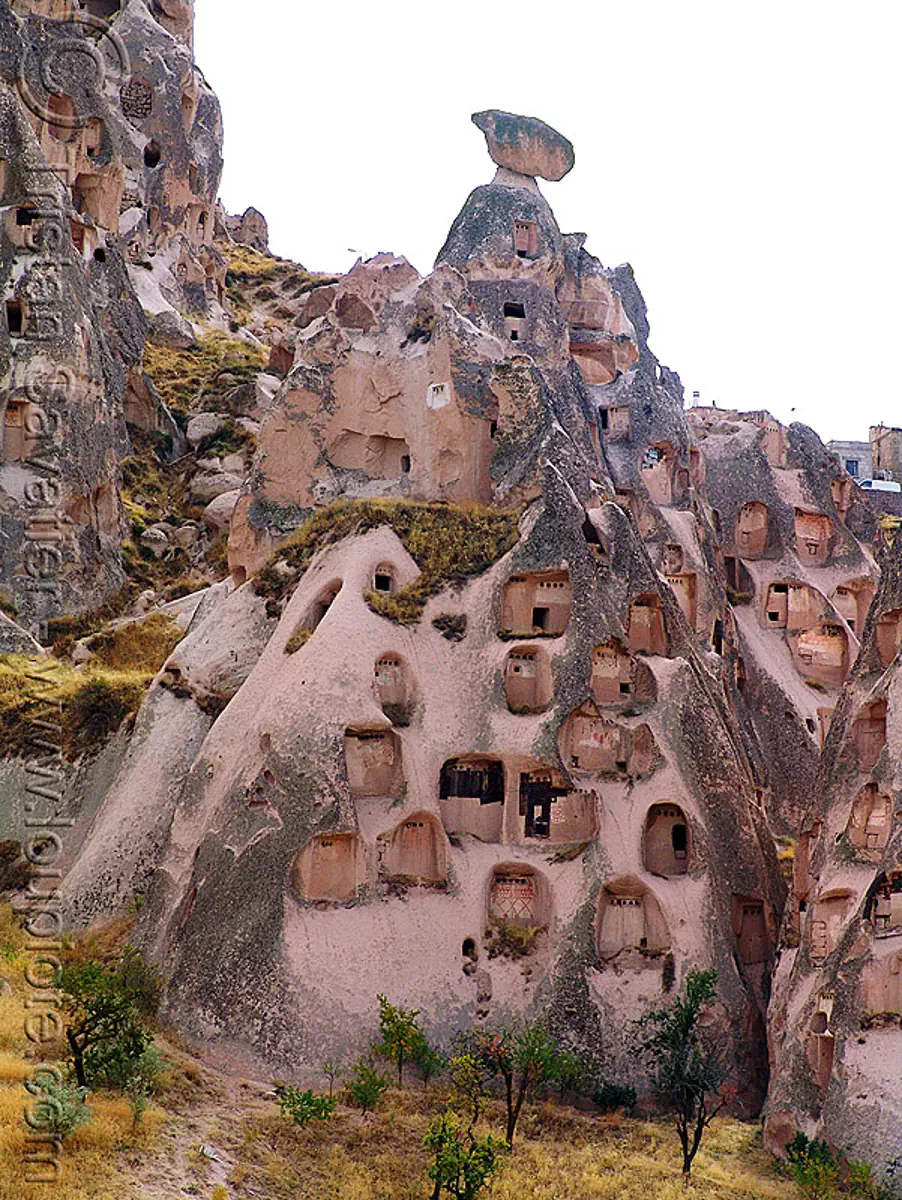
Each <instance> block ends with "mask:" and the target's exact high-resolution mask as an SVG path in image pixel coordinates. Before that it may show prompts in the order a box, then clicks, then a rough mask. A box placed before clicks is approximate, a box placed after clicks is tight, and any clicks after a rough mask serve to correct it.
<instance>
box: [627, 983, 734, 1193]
mask: <svg viewBox="0 0 902 1200" xmlns="http://www.w3.org/2000/svg"><path fill="white" fill-rule="evenodd" d="M716 994H717V972H716V971H692V972H690V974H689V975H687V977H686V992H685V996H684V997H682V998H678V999H677V1000H676V1001H675V1002H674V1003H673V1004H672V1005H671V1006H670V1007H669V1008H662V1009H658V1010H656V1011H655V1012H652V1013H649V1014H648V1015H647V1016H645V1017H643V1018H642V1019H641V1020H640V1021H639V1022H637V1024H638V1026H639V1029H640V1040H639V1051H640V1053H641V1054H642V1055H643V1057H645V1058H646V1059H647V1060H648V1061H649V1063H650V1065H651V1068H652V1081H653V1084H654V1088H655V1091H656V1092H657V1094H658V1095H659V1096H660V1097H661V1098H662V1099H663V1100H665V1101H666V1102H667V1103H668V1104H669V1105H670V1106H671V1107H672V1108H674V1109H675V1110H676V1114H677V1116H676V1128H677V1133H678V1135H679V1139H680V1146H681V1147H682V1151H683V1174H684V1175H685V1176H687V1177H688V1176H689V1174H690V1172H691V1170H692V1160H693V1159H694V1158H695V1155H696V1154H697V1152H698V1148H699V1146H700V1145H701V1140H702V1136H703V1134H704V1132H705V1130H706V1129H707V1127H708V1126H709V1125H710V1124H711V1122H712V1121H713V1120H714V1118H715V1117H716V1116H717V1114H718V1113H719V1112H720V1110H721V1108H723V1106H724V1104H725V1103H726V1098H725V1097H723V1096H721V1097H720V1098H719V1099H718V1098H717V1094H718V1092H719V1091H720V1089H721V1087H722V1086H723V1084H724V1083H725V1081H726V1079H727V1075H728V1070H727V1066H726V1063H725V1061H724V1058H723V1044H722V1039H719V1038H715V1037H713V1036H703V1035H702V1031H701V1030H700V1029H699V1015H700V1013H701V1010H702V1009H703V1008H704V1006H705V1005H706V1004H710V1003H711V1001H712V1000H713V999H714V998H715V996H716Z"/></svg>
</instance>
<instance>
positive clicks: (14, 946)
mask: <svg viewBox="0 0 902 1200" xmlns="http://www.w3.org/2000/svg"><path fill="white" fill-rule="evenodd" d="M117 936H118V935H117ZM24 944H25V943H24V939H23V938H22V935H21V931H20V930H19V927H18V922H17V921H16V919H15V917H14V916H13V915H12V912H11V910H10V909H9V908H0V975H2V976H3V977H4V978H5V979H6V980H7V981H8V982H9V983H10V985H11V986H12V988H13V994H12V995H11V996H0V1047H2V1049H0V1200H45V1198H46V1197H48V1196H51V1195H52V1196H53V1198H54V1200H122V1197H124V1196H127V1195H128V1194H129V1192H128V1190H127V1188H128V1184H127V1178H126V1177H125V1176H124V1175H123V1174H122V1173H121V1172H120V1170H119V1169H118V1167H117V1158H118V1156H119V1154H120V1153H122V1152H124V1151H126V1150H128V1151H129V1152H134V1151H135V1150H138V1151H141V1152H145V1151H147V1150H148V1149H149V1148H150V1147H152V1145H153V1143H154V1141H155V1140H156V1138H157V1135H158V1133H159V1131H160V1129H161V1128H162V1126H163V1124H164V1123H165V1121H166V1119H167V1118H166V1113H165V1112H164V1111H163V1110H162V1109H161V1108H159V1107H157V1106H156V1105H151V1106H150V1108H149V1109H148V1110H147V1112H146V1113H145V1114H144V1117H143V1119H142V1122H141V1124H140V1125H139V1126H138V1128H137V1129H135V1127H134V1119H133V1116H132V1111H131V1108H130V1107H129V1103H128V1101H127V1100H126V1098H125V1097H123V1096H114V1095H107V1094H99V1093H98V1094H96V1095H92V1096H90V1097H89V1101H88V1103H89V1106H90V1108H91V1112H92V1118H91V1121H90V1124H88V1125H85V1126H84V1127H83V1128H82V1129H80V1130H79V1131H78V1132H77V1133H76V1134H74V1135H73V1136H72V1137H71V1138H70V1139H68V1140H67V1141H66V1142H65V1144H64V1146H63V1151H62V1156H61V1164H62V1172H61V1176H60V1178H59V1180H58V1181H56V1182H55V1183H43V1184H29V1183H27V1182H26V1179H27V1164H26V1161H25V1150H26V1142H25V1129H24V1128H23V1126H22V1123H21V1122H22V1114H23V1112H24V1111H25V1106H26V1102H27V1101H28V1100H29V1099H30V1097H29V1094H28V1093H27V1092H26V1090H25V1088H24V1087H23V1086H22V1081H23V1079H24V1078H25V1075H26V1071H27V1070H28V1062H27V1058H26V1055H27V1054H28V1053H31V1052H32V1051H33V1049H34V1048H33V1047H32V1046H31V1044H30V1043H29V1042H28V1040H27V1038H26V1037H25V1034H24V1032H23V1026H24V1018H25V1011H26V1010H25V1004H24V1001H25V998H26V992H27V991H28V988H27V985H26V983H25V979H24V971H25V966H26V958H25V956H24V955H23V953H22V948H23V947H24ZM44 1050H45V1051H46V1052H45V1053H44V1054H42V1056H41V1057H42V1059H44V1060H45V1061H51V1062H52V1061H55V1060H56V1059H57V1054H58V1053H59V1054H61V1053H62V1052H63V1050H64V1044H63V1043H59V1044H58V1045H51V1046H46V1047H44Z"/></svg>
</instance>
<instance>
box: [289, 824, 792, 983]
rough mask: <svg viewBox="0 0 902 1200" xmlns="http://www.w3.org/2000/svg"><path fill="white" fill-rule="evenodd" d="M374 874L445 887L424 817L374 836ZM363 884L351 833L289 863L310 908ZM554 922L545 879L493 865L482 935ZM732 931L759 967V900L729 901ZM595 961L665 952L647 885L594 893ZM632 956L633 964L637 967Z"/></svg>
mask: <svg viewBox="0 0 902 1200" xmlns="http://www.w3.org/2000/svg"><path fill="white" fill-rule="evenodd" d="M376 853H377V858H378V874H379V877H380V878H381V879H383V880H385V881H397V882H401V883H405V884H408V885H431V886H441V885H442V884H444V883H445V882H446V879H447V870H448V847H447V842H446V839H445V838H444V836H443V834H442V832H441V829H440V827H439V825H438V822H437V821H436V820H435V817H433V816H432V815H431V814H430V813H427V812H419V813H413V814H411V816H410V817H408V818H406V819H405V820H403V821H401V822H400V823H399V824H398V825H397V826H396V827H395V828H394V829H393V830H391V831H390V832H389V833H387V834H383V835H382V837H380V838H379V839H378V842H377V848H376ZM367 880H368V869H367V862H366V852H365V848H364V845H363V842H362V839H361V838H360V836H359V835H358V834H356V833H324V834H317V835H316V836H315V837H313V838H312V839H311V841H310V842H309V843H308V844H307V846H306V847H305V848H304V849H303V850H302V851H301V852H300V854H299V855H298V857H297V858H296V859H295V862H294V865H293V867H292V872H291V881H292V885H293V887H294V888H295V890H296V892H297V893H298V894H299V895H300V896H301V897H302V898H303V899H304V900H306V901H308V902H310V903H317V902H319V903H323V902H325V903H332V904H335V903H346V902H347V901H349V900H353V899H355V898H357V897H358V896H359V895H360V892H361V889H363V888H364V887H365V886H366V884H367ZM552 918H553V905H552V893H551V888H550V886H549V883H548V880H547V879H546V877H545V875H544V874H543V873H542V872H541V871H539V870H538V869H537V868H535V867H534V866H532V865H530V864H527V863H518V862H512V863H500V864H498V865H496V866H495V867H493V868H492V870H491V872H490V874H489V877H488V880H487V885H486V920H487V924H488V927H489V929H488V932H489V933H491V930H492V928H493V927H494V926H495V925H497V924H499V923H501V922H503V923H505V924H508V925H515V926H519V927H521V928H531V929H536V930H545V929H548V928H549V926H550V925H551V922H552ZM732 931H733V934H734V937H735V939H736V948H737V953H738V957H739V959H740V960H741V961H742V962H743V963H744V964H746V965H754V964H761V963H765V962H767V961H768V960H769V958H770V956H771V953H772V946H773V931H772V929H771V927H770V922H769V921H768V910H767V907H766V905H765V904H764V902H763V901H761V900H758V899H755V898H753V897H744V896H734V897H733V899H732ZM595 937H596V951H597V954H598V957H599V958H601V959H603V960H606V961H610V960H612V959H615V958H618V957H619V956H621V955H626V956H630V955H633V954H635V952H638V954H639V955H640V956H643V957H645V956H657V955H660V954H663V953H665V952H666V951H668V950H669V949H670V945H671V938H670V932H669V929H668V926H667V922H666V919H665V917H664V914H663V912H662V909H661V906H660V903H659V901H658V899H657V897H656V896H655V894H654V892H653V891H652V890H651V889H650V888H649V887H648V885H647V884H645V883H644V882H642V881H641V880H639V879H636V878H635V877H632V876H624V877H621V878H618V879H614V880H611V881H610V882H609V883H607V884H606V885H605V886H604V887H603V888H602V891H601V894H600V897H599V901H598V906H597V910H596V919H595ZM462 952H463V953H464V955H465V956H466V957H468V958H470V959H474V958H475V957H477V954H478V951H477V949H476V939H474V938H467V939H466V941H465V942H464V944H463V947H462ZM641 962H642V958H639V959H638V961H637V965H641Z"/></svg>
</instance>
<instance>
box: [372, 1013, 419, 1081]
mask: <svg viewBox="0 0 902 1200" xmlns="http://www.w3.org/2000/svg"><path fill="white" fill-rule="evenodd" d="M376 999H377V1000H378V1001H379V1033H380V1034H381V1037H382V1040H381V1041H380V1042H379V1043H378V1044H377V1045H375V1046H373V1052H374V1053H375V1054H379V1055H381V1056H382V1057H383V1058H387V1059H388V1060H389V1061H390V1062H392V1063H394V1065H395V1066H396V1067H397V1069H398V1087H402V1086H403V1083H404V1079H403V1071H404V1063H405V1061H407V1060H408V1059H410V1058H412V1057H413V1055H414V1051H415V1050H420V1051H421V1052H422V1051H423V1047H424V1046H425V1044H426V1038H425V1036H424V1034H423V1031H422V1029H421V1028H420V1025H419V1022H418V1021H417V1017H418V1016H419V1015H420V1010H419V1009H418V1008H402V1007H401V1006H400V1005H399V1004H389V1002H388V999H387V998H386V997H385V996H382V995H379V996H377V997H376Z"/></svg>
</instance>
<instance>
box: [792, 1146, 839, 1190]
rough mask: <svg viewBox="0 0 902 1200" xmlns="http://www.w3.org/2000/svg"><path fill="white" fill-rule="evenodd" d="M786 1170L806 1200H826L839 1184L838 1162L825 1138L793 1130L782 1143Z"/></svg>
mask: <svg viewBox="0 0 902 1200" xmlns="http://www.w3.org/2000/svg"><path fill="white" fill-rule="evenodd" d="M786 1157H787V1158H788V1160H789V1173H790V1175H791V1177H792V1179H793V1181H794V1182H795V1184H796V1186H797V1187H798V1189H799V1191H800V1192H801V1193H802V1195H803V1196H806V1197H807V1198H808V1200H830V1198H831V1197H832V1196H835V1195H836V1188H837V1185H838V1183H839V1161H838V1159H837V1158H836V1156H835V1155H834V1154H833V1151H832V1150H831V1149H830V1147H829V1146H828V1145H827V1143H826V1142H825V1141H822V1140H821V1139H819V1138H807V1137H806V1136H805V1134H804V1133H801V1132H799V1133H797V1134H796V1135H795V1137H794V1138H793V1139H792V1141H791V1142H787V1144H786Z"/></svg>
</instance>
